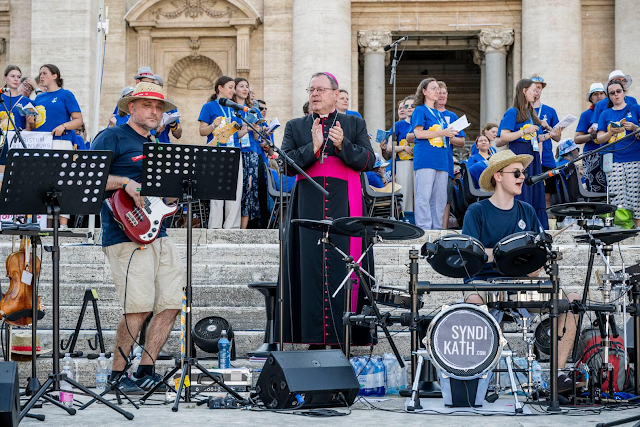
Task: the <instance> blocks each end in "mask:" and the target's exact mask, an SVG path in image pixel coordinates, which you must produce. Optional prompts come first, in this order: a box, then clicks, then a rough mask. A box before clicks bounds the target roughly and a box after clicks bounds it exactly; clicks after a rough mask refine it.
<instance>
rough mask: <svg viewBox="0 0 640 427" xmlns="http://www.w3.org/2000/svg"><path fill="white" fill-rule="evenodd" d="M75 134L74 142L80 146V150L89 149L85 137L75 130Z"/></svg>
mask: <svg viewBox="0 0 640 427" xmlns="http://www.w3.org/2000/svg"><path fill="white" fill-rule="evenodd" d="M73 133H74V134H75V135H74V137H73V144H74V145H76V146H77V147H78V150H88V147H87V145H86V144H85V142H84V139H82V137H81V136H80V135H78V133H77V132H75V131H74V132H73Z"/></svg>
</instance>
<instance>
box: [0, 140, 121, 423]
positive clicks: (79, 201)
mask: <svg viewBox="0 0 640 427" xmlns="http://www.w3.org/2000/svg"><path fill="white" fill-rule="evenodd" d="M112 157H113V153H111V152H110V151H84V152H77V151H71V150H25V149H15V150H11V151H9V153H8V154H7V165H6V169H5V173H4V181H3V184H2V191H0V214H9V215H19V214H20V213H24V212H42V213H44V212H46V213H47V214H49V215H52V216H53V245H52V246H50V247H48V248H47V251H49V252H51V258H52V270H53V308H52V311H53V371H52V373H50V374H49V377H48V379H47V381H45V383H44V384H43V385H42V387H40V389H39V390H38V391H37V392H36V393H35V394H34V395H33V396H32V397H31V399H29V401H28V402H27V403H26V404H25V406H24V407H23V408H22V410H21V411H20V420H22V418H24V417H25V416H26V415H27V413H28V412H29V410H31V408H32V407H33V406H34V405H35V404H36V403H37V402H38V401H39V400H40V399H44V400H45V401H47V402H50V403H53V404H54V405H56V406H58V407H59V408H61V409H64V410H65V411H67V413H68V414H69V415H74V414H75V413H76V410H75V409H73V408H68V407H66V406H65V405H63V404H62V403H60V402H59V401H58V400H56V399H54V398H53V397H52V396H50V395H49V393H51V392H57V391H60V381H67V382H68V383H69V384H71V385H72V386H73V387H75V388H77V389H79V390H81V391H82V392H84V393H85V394H86V395H89V396H92V397H94V398H96V399H98V400H100V402H102V403H104V404H105V405H107V406H109V407H110V408H111V409H113V410H115V411H118V412H119V413H121V414H122V415H123V416H125V417H126V418H127V419H133V414H131V413H129V412H127V411H125V410H123V409H121V408H118V407H117V406H115V405H114V404H112V403H111V402H109V401H107V400H105V399H103V398H102V397H100V396H98V395H97V394H95V393H94V392H92V391H91V390H89V389H88V388H86V387H85V386H83V385H82V384H80V383H78V382H77V381H75V380H72V379H69V378H67V375H66V374H61V373H60V349H59V348H58V343H59V342H60V245H59V232H58V227H59V225H60V214H61V213H68V214H85V215H89V214H97V213H98V212H100V207H101V205H102V196H103V194H104V189H105V186H106V184H107V177H108V176H109V167H110V166H111V159H112Z"/></svg>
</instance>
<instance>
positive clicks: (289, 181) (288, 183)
mask: <svg viewBox="0 0 640 427" xmlns="http://www.w3.org/2000/svg"><path fill="white" fill-rule="evenodd" d="M269 172H271V176H272V177H273V182H274V183H275V184H276V190H278V191H280V176H279V175H278V171H276V170H274V169H271V168H269ZM284 182H285V185H284V188H283V189H282V191H283V192H285V193H288V192H290V191H291V190H292V189H293V186H294V185H295V183H296V177H295V176H287V177H285V180H284Z"/></svg>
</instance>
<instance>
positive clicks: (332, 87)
mask: <svg viewBox="0 0 640 427" xmlns="http://www.w3.org/2000/svg"><path fill="white" fill-rule="evenodd" d="M320 76H325V77H326V78H328V79H329V83H330V84H331V89H333V90H338V89H339V88H338V82H336V81H335V80H334V78H333V77H331V76H330V75H328V74H327V73H315V74H314V75H313V76H311V80H313V79H315V78H316V77H320ZM311 80H310V81H309V82H311Z"/></svg>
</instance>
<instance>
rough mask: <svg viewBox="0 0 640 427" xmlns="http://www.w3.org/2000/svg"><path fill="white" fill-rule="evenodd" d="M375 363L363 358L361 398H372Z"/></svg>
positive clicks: (371, 359)
mask: <svg viewBox="0 0 640 427" xmlns="http://www.w3.org/2000/svg"><path fill="white" fill-rule="evenodd" d="M374 371H375V361H374V360H373V358H371V357H365V358H364V370H363V371H362V373H363V374H364V388H363V389H362V390H361V392H362V394H361V396H373V395H374V392H375V372H374Z"/></svg>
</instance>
